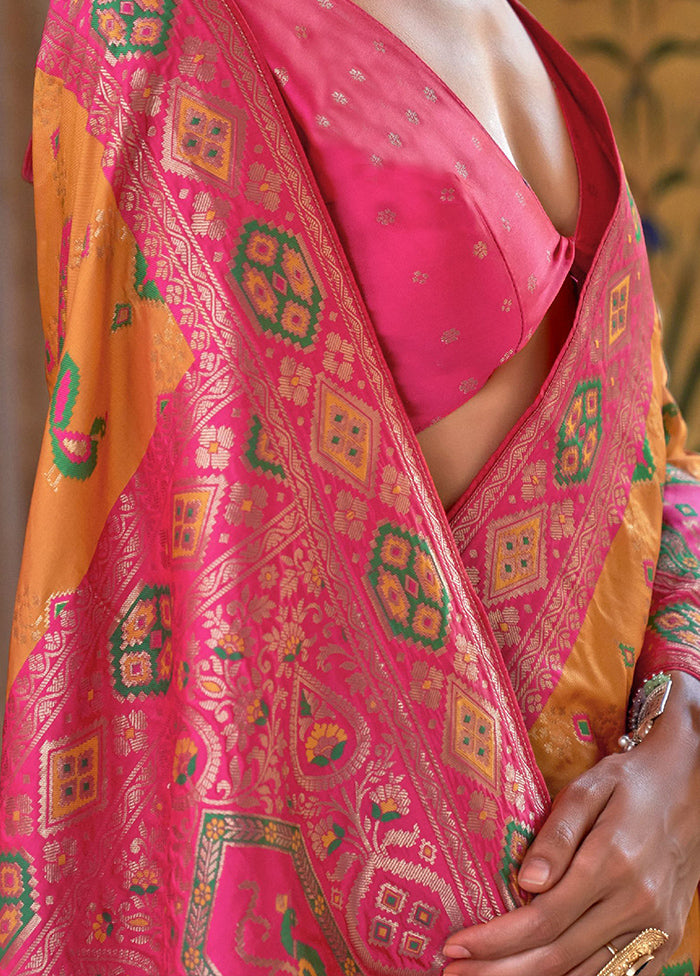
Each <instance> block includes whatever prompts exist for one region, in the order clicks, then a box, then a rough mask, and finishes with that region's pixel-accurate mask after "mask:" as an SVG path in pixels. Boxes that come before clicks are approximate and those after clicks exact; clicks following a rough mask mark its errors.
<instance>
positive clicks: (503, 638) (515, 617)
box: [489, 607, 521, 647]
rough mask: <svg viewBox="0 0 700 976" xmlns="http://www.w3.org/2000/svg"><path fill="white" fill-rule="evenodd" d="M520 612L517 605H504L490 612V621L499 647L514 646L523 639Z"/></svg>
mask: <svg viewBox="0 0 700 976" xmlns="http://www.w3.org/2000/svg"><path fill="white" fill-rule="evenodd" d="M519 620H520V614H519V613H518V611H517V609H516V608H515V607H503V608H502V609H501V610H493V611H492V612H490V613H489V623H490V624H491V627H492V629H493V633H494V637H495V638H496V643H497V644H498V646H499V647H514V646H516V645H517V644H518V643H519V642H520V640H521V634H520V627H519V626H518V623H519Z"/></svg>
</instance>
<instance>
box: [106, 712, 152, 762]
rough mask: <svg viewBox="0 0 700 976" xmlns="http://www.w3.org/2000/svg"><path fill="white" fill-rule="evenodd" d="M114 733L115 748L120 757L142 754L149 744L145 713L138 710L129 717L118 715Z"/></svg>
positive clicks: (115, 720)
mask: <svg viewBox="0 0 700 976" xmlns="http://www.w3.org/2000/svg"><path fill="white" fill-rule="evenodd" d="M114 732H115V735H114V748H115V750H116V752H117V754H118V755H120V756H127V755H128V754H129V753H130V752H140V751H141V750H142V749H144V748H145V746H146V743H147V742H148V735H147V733H146V715H145V713H144V712H141V711H138V710H137V711H133V712H129V714H128V715H116V716H115V718H114Z"/></svg>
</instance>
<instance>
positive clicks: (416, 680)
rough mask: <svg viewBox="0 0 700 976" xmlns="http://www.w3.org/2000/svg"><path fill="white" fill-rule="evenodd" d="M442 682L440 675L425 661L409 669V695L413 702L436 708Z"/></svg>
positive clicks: (418, 662) (438, 702)
mask: <svg viewBox="0 0 700 976" xmlns="http://www.w3.org/2000/svg"><path fill="white" fill-rule="evenodd" d="M443 682H444V677H443V675H442V673H441V672H440V671H439V670H438V669H437V668H434V667H431V666H430V665H429V664H428V663H427V662H426V661H416V663H415V664H414V665H413V668H412V669H411V685H410V689H409V694H410V695H411V698H412V699H413V701H416V702H420V703H421V704H422V705H427V707H428V708H437V707H438V705H439V704H440V700H441V697H442V695H441V689H442V685H443Z"/></svg>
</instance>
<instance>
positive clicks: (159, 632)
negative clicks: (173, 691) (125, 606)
mask: <svg viewBox="0 0 700 976" xmlns="http://www.w3.org/2000/svg"><path fill="white" fill-rule="evenodd" d="M110 645H111V651H112V671H113V676H114V687H115V690H116V691H117V693H118V694H120V695H122V697H124V698H133V697H135V696H137V695H163V694H165V692H166V691H167V690H168V688H169V686H170V679H171V677H172V672H173V649H172V607H171V602H170V589H169V587H167V586H146V587H144V589H143V590H141V592H140V593H139V595H138V596H137V598H136V599H135V600H134V602H133V603H132V604H131V606H130V607H129V610H128V611H127V613H126V615H125V616H124V618H123V619H122V620H121V622H120V624H119V626H118V627H117V629H116V630H115V631H114V633H113V634H112V636H111V637H110Z"/></svg>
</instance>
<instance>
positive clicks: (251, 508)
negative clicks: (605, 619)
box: [224, 482, 267, 529]
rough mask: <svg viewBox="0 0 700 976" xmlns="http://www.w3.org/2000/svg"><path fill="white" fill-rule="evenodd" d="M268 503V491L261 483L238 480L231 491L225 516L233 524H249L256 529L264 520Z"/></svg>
mask: <svg viewBox="0 0 700 976" xmlns="http://www.w3.org/2000/svg"><path fill="white" fill-rule="evenodd" d="M266 505H267V491H266V490H265V489H264V488H262V487H261V486H260V485H244V484H241V483H240V482H237V483H236V484H235V485H233V487H232V488H231V490H230V492H229V504H228V505H227V506H226V511H225V512H224V518H225V519H226V521H227V522H230V523H231V525H241V524H243V525H247V526H248V527H249V528H253V529H256V528H257V527H258V526H259V525H260V524H261V523H262V520H263V515H264V514H265V506H266Z"/></svg>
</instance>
